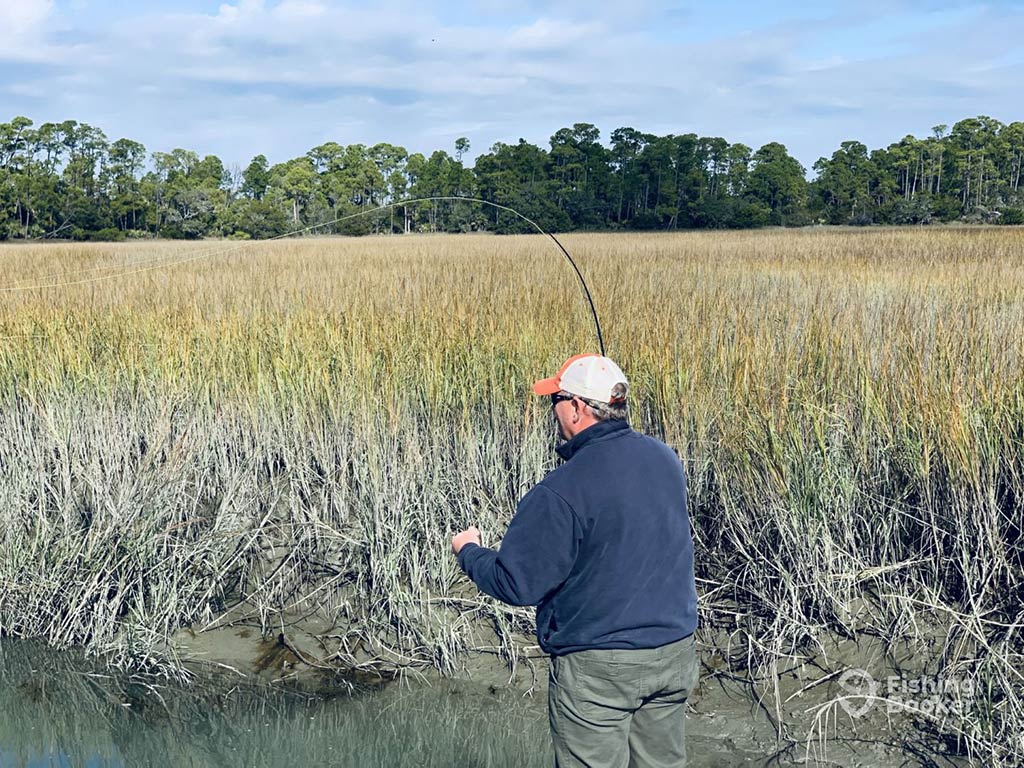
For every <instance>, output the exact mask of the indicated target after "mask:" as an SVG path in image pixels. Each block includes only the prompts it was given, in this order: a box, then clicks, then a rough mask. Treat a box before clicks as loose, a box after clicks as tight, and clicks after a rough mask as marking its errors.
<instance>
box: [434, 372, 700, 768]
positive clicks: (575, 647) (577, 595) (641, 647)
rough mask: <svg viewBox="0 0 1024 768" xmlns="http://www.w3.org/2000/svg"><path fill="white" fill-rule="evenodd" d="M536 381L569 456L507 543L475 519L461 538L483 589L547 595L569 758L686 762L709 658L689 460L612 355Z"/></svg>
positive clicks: (561, 750) (542, 620) (538, 600)
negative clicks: (631, 413) (663, 433)
mask: <svg viewBox="0 0 1024 768" xmlns="http://www.w3.org/2000/svg"><path fill="white" fill-rule="evenodd" d="M533 391H534V393H536V394H538V395H542V396H545V395H546V396H550V398H551V408H552V411H553V413H554V417H555V420H556V421H557V423H558V433H559V436H560V437H561V438H562V439H563V440H564V441H565V442H563V443H562V444H561V445H559V446H558V448H557V451H558V454H559V455H560V456H561V457H562V459H564V460H565V461H564V463H563V464H561V466H559V467H558V468H556V469H554V470H553V471H551V472H550V473H548V475H547V476H545V477H544V479H543V480H541V481H540V483H538V484H537V485H536V486H534V487H533V488H532V489H531V490H530V491H529V492H528V493H527V494H526V496H524V497H523V499H522V500H521V501H520V502H519V506H518V508H517V510H516V514H515V516H514V517H513V519H512V522H511V523H510V524H509V527H508V530H507V531H506V532H505V536H504V538H503V539H502V542H501V548H500V549H499V550H497V551H495V550H493V549H488V548H486V547H483V546H481V545H480V532H479V531H478V530H477V529H476V528H475V527H474V528H469V529H468V530H465V531H462V532H461V533H459V534H457V535H456V536H454V537H453V538H452V550H453V551H454V552H455V554H456V555H457V556H458V559H459V565H460V566H461V567H462V569H463V570H464V571H465V572H466V574H467V575H468V576H469V577H470V578H471V579H472V580H473V581H474V582H475V583H476V585H477V586H478V587H479V588H480V589H481V590H482V591H483V592H485V593H487V594H488V595H491V596H493V597H495V598H497V599H499V600H501V601H503V602H506V603H510V604H512V605H536V606H537V639H538V641H539V642H540V646H541V648H542V649H543V650H544V651H545V652H546V653H548V654H550V655H551V668H550V673H549V676H548V720H549V723H550V726H551V738H552V741H553V743H554V749H555V764H556V765H557V766H560V767H561V768H566V767H567V766H609V767H611V766H616V767H617V766H623V767H625V766H629V767H630V768H640V767H641V766H644V767H650V768H661V767H662V766H665V767H667V766H673V767H675V766H681V765H684V764H685V762H686V746H685V717H684V706H685V702H686V699H687V697H688V696H689V694H690V691H692V690H693V688H694V686H695V685H696V683H697V677H698V664H697V655H696V650H695V647H694V630H695V629H696V627H697V590H696V585H695V583H694V575H693V541H692V537H691V534H690V522H689V516H688V513H687V497H686V478H685V475H684V473H683V468H682V465H681V463H680V461H679V458H678V457H677V456H676V454H675V453H674V452H673V451H672V449H671V448H669V447H668V446H667V445H665V444H664V443H662V442H660V441H658V440H655V439H654V438H652V437H647V436H645V435H641V434H639V433H637V432H635V431H633V430H632V429H631V428H630V426H629V423H628V422H627V420H626V419H627V415H628V414H627V403H626V395H627V391H628V382H627V380H626V376H625V374H623V373H622V371H621V370H620V369H619V367H618V366H617V365H616V364H615V363H614V362H612V361H611V360H610V359H608V358H607V357H602V356H599V355H593V354H587V355H576V356H574V357H571V358H570V359H569V360H567V361H566V362H565V364H564V365H563V366H562V367H561V369H559V371H558V372H557V373H556V374H555V375H554V376H552V377H551V378H548V379H542V380H541V381H538V382H536V383H535V384H534V385H533Z"/></svg>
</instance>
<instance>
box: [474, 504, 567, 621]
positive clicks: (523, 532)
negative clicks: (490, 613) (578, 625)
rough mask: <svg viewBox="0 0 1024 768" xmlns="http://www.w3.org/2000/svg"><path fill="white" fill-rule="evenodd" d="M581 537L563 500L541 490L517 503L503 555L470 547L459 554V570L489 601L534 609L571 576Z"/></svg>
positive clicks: (504, 540)
mask: <svg viewBox="0 0 1024 768" xmlns="http://www.w3.org/2000/svg"><path fill="white" fill-rule="evenodd" d="M581 536H582V531H581V530H580V526H579V523H578V522H577V521H576V515H575V513H574V512H573V511H572V508H571V507H570V506H569V504H568V503H567V502H566V501H565V499H563V498H562V497H561V496H559V495H558V494H557V493H555V492H554V491H551V490H549V489H548V488H545V487H544V486H543V485H537V486H535V487H534V488H533V489H532V490H531V491H530V492H529V493H527V494H526V496H524V497H523V499H522V501H520V502H519V506H518V508H517V509H516V514H515V516H514V517H513V518H512V522H511V523H509V526H508V530H507V531H506V532H505V537H504V538H503V539H502V541H501V548H500V550H498V551H495V550H493V549H488V548H487V547H479V546H477V545H476V544H467V545H466V546H464V547H463V548H462V549H461V550H460V551H459V565H460V566H461V567H462V570H463V571H465V572H466V574H467V575H468V576H469V578H471V579H472V580H473V582H474V583H475V584H476V585H477V586H478V587H479V588H480V590H481V591H482V592H486V593H487V594H488V595H490V596H491V597H496V598H497V599H498V600H501V601H502V602H504V603H509V604H511V605H536V604H537V603H539V602H540V601H541V599H542V598H543V597H544V596H545V595H547V594H548V593H549V592H551V591H552V590H554V589H555V588H556V587H558V586H560V585H561V584H562V582H564V581H565V580H566V578H567V577H568V576H569V572H570V571H571V570H572V566H573V563H575V562H576V555H577V553H578V552H579V542H580V539H581Z"/></svg>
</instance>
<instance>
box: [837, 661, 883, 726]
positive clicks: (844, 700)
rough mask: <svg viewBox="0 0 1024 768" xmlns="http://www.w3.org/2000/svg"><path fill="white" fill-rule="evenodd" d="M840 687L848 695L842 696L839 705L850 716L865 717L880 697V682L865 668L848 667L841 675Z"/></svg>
mask: <svg viewBox="0 0 1024 768" xmlns="http://www.w3.org/2000/svg"><path fill="white" fill-rule="evenodd" d="M839 687H840V688H842V689H843V690H844V691H845V692H846V695H845V696H842V697H840V699H839V706H841V707H842V708H843V709H845V710H846V714H848V715H849V716H850V717H854V718H857V717H863V716H864V715H866V714H867V712H868V710H869V709H871V705H872V704H874V703H875V699H876V698H878V683H877V682H875V678H873V677H872V676H871V674H870V673H868V672H867V671H865V670H863V669H848V670H846V671H845V672H843V674H842V675H840V676H839Z"/></svg>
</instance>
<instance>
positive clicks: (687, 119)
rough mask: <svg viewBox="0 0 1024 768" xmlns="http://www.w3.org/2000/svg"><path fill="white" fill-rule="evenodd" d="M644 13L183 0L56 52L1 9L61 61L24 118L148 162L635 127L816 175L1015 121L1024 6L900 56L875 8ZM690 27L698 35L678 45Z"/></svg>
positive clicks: (479, 144) (40, 27)
mask: <svg viewBox="0 0 1024 768" xmlns="http://www.w3.org/2000/svg"><path fill="white" fill-rule="evenodd" d="M0 2H4V0H0ZM640 5H641V10H640V11H638V12H635V13H633V14H632V15H631V17H630V19H629V21H628V23H617V22H616V20H615V15H616V14H618V15H620V16H621V6H615V7H614V8H613V7H612V6H611V5H609V6H608V8H604V7H603V6H601V5H600V4H597V5H594V4H593V3H582V2H575V0H574V2H573V3H572V4H569V5H563V4H560V3H558V4H540V3H536V4H534V5H533V6H531V5H529V4H527V5H525V6H523V5H518V4H517V5H516V6H515V8H511V7H510V10H509V11H508V13H509V14H512V13H515V14H516V18H517V21H516V22H515V23H512V22H509V21H507V20H505V16H506V11H505V8H506V4H503V3H497V2H492V3H491V4H490V7H491V10H490V11H489V12H488V13H487V14H484V15H481V14H480V13H479V12H477V11H476V10H475V7H474V6H470V5H466V6H464V7H463V8H462V10H459V8H457V7H452V6H449V7H447V8H445V9H443V12H442V10H441V9H439V8H438V6H436V5H431V4H426V3H421V2H416V3H414V2H412V0H384V3H383V4H373V7H370V5H369V4H363V5H360V4H356V3H355V2H354V0H346V1H345V2H344V3H343V2H340V0H334V1H331V2H328V0H283V2H280V1H279V2H275V0H266V1H264V0H238V2H230V3H225V4H223V5H221V6H220V7H219V9H218V10H216V11H214V12H212V13H206V14H203V13H194V12H193V13H183V12H177V11H175V10H174V6H173V5H170V4H169V5H167V6H166V8H167V10H163V11H160V10H157V11H153V10H149V11H147V13H149V15H135V16H131V15H127V16H126V15H120V16H118V18H117V20H114V21H109V22H107V23H102V24H101V23H96V24H95V25H93V26H92V27H81V25H80V28H78V29H71V30H70V31H71V32H73V33H75V36H74V39H75V40H77V42H76V43H75V44H74V46H75V47H74V48H70V47H69V46H70V45H71V43H67V42H65V43H63V44H62V45H63V46H64V47H62V48H58V47H56V45H55V43H54V42H53V40H55V39H56V38H53V37H50V36H49V33H50V31H51V30H53V29H54V28H55V26H56V25H58V24H61V23H63V22H62V20H61V18H60V16H59V14H58V13H57V11H56V10H55V9H54V7H53V5H52V3H51V2H41V1H40V0H28V1H26V0H21V2H19V3H18V5H17V6H14V5H13V4H12V5H9V6H8V5H3V6H0V28H2V27H4V26H5V24H7V23H9V24H12V25H13V24H14V23H15V21H14V19H15V14H18V18H19V19H21V21H18V22H17V23H19V24H21V27H19V29H22V30H23V31H24V32H23V35H21V36H20V37H23V38H24V39H30V40H33V41H34V42H33V44H32V46H30V48H32V50H34V51H35V52H36V54H37V56H38V57H39V58H38V59H37V60H38V61H49V62H55V61H56V62H63V64H62V65H61V68H60V69H59V70H58V71H56V72H54V71H51V70H42V69H41V70H40V71H39V72H37V73H35V74H34V75H33V74H32V73H28V74H26V73H25V72H22V71H19V72H18V75H17V77H16V78H14V77H11V76H8V75H7V73H5V72H4V70H3V64H2V62H0V80H6V81H8V82H12V83H13V82H17V83H18V92H13V91H10V90H8V93H9V94H10V96H5V102H7V103H8V107H7V108H8V109H9V110H11V113H12V114H17V113H22V114H27V115H29V116H30V117H33V118H34V119H37V120H43V119H49V120H53V119H64V118H73V119H77V120H82V121H85V122H90V123H93V124H95V125H98V126H100V127H102V128H103V129H104V130H105V131H106V132H107V133H108V135H110V136H112V137H114V136H122V135H123V136H129V137H131V138H135V139H138V140H140V141H143V142H144V143H145V144H146V145H147V146H149V147H150V149H155V150H167V149H170V148H173V147H175V146H184V147H190V148H192V149H195V150H196V151H198V152H200V153H206V152H216V153H218V154H220V155H221V156H222V158H223V159H224V160H225V161H227V162H240V163H244V162H247V161H248V159H249V158H250V157H252V155H254V154H256V153H264V154H266V155H267V156H268V157H270V158H271V159H272V160H284V159H286V158H287V157H290V156H294V155H297V154H300V153H302V152H304V151H306V150H307V149H309V148H310V147H312V146H314V145H316V144H319V143H322V142H323V141H327V140H334V141H339V142H342V143H349V142H362V143H372V142H376V141H391V142H395V143H401V144H404V145H406V146H407V147H408V148H409V149H411V150H414V151H429V150H431V149H434V148H437V147H444V148H447V149H451V144H452V142H453V141H454V138H455V137H457V136H461V135H466V136H469V137H470V139H471V140H472V142H473V147H474V150H475V151H476V152H480V151H484V150H486V148H487V147H488V146H490V144H492V143H493V142H494V141H496V140H502V141H506V142H514V141H516V139H518V138H519V137H520V136H522V137H524V138H526V139H527V140H530V141H534V142H537V143H540V144H544V143H545V142H546V140H547V137H548V136H550V135H551V134H552V133H553V132H554V131H555V130H556V129H558V128H559V127H562V126H565V125H571V124H572V123H574V122H592V123H595V124H596V125H598V127H600V128H601V129H602V131H603V134H604V136H605V137H607V136H608V135H609V133H610V132H611V131H612V130H613V129H614V128H617V127H619V126H622V125H632V126H634V127H636V128H639V129H641V130H645V131H650V132H655V133H676V134H679V133H686V132H691V131H692V132H696V133H700V134H702V135H718V136H723V137H725V138H726V139H728V140H730V141H743V142H744V143H746V144H749V145H752V146H754V147H757V146H759V145H760V144H763V143H766V142H768V141H773V140H778V141H782V142H783V143H785V144H786V145H787V146H789V148H790V149H791V151H793V152H794V154H796V155H797V156H798V157H799V159H800V160H801V161H802V162H803V163H804V165H807V166H809V165H811V164H812V163H813V162H814V160H815V159H816V158H817V157H818V156H819V155H822V154H831V152H832V151H833V149H834V148H835V147H836V146H838V143H839V141H841V140H843V139H847V138H858V139H860V140H862V141H865V143H867V144H869V145H871V146H878V145H879V144H886V143H888V142H890V141H894V140H897V139H898V138H899V137H900V136H902V135H904V134H905V133H907V132H920V131H927V130H928V127H929V126H930V125H932V124H935V123H938V122H947V123H951V122H954V121H955V120H957V119H960V118H962V117H967V116H970V115H972V114H978V113H979V112H984V113H988V114H992V115H993V116H994V117H999V118H1001V119H1004V120H1012V119H1016V118H1019V117H1021V116H1020V115H1019V114H1013V113H1012V111H1013V110H1014V109H1017V107H1016V106H1015V101H1014V94H1015V93H1017V91H1018V88H1017V86H1016V81H1019V79H1020V74H1021V65H1020V62H1019V60H1011V61H1008V62H1007V61H1004V60H1003V59H1000V58H998V57H999V56H1003V57H1004V58H1005V52H1006V51H1007V50H1015V49H1014V48H1013V47H1012V46H1013V45H1015V43H1014V42H1013V41H1015V40H1019V39H1020V36H1021V34H1022V33H1024V19H1022V17H1021V15H1020V14H1008V13H1002V14H997V13H995V12H989V13H986V12H983V11H979V12H978V13H975V14H973V15H971V16H970V17H969V18H966V19H965V18H964V17H962V16H961V17H958V23H957V24H956V25H949V24H946V25H945V26H943V25H942V24H938V23H932V22H934V20H932V22H930V23H929V24H922V25H920V28H919V27H918V26H916V25H915V26H910V27H907V28H905V29H902V30H901V31H896V32H893V34H892V36H891V40H896V41H897V43H898V45H896V46H894V47H895V49H896V50H897V51H898V53H899V55H895V54H893V53H891V49H882V48H878V47H875V48H872V47H871V46H870V45H867V44H866V43H865V39H866V38H867V37H868V33H867V32H866V31H865V30H867V29H870V30H871V31H873V30H876V29H877V28H878V26H879V25H884V24H885V19H884V18H881V17H882V16H883V15H884V10H882V9H881V8H880V9H879V11H878V13H877V14H875V15H874V16H873V17H872V20H871V22H870V23H871V24H873V25H874V26H872V27H870V28H868V27H864V26H859V25H862V24H864V23H867V22H862V21H861V20H858V18H856V17H855V16H853V15H850V14H846V15H844V14H843V13H840V12H839V11H836V12H835V13H833V14H832V15H831V16H829V15H828V7H827V6H828V3H825V6H826V7H825V8H824V10H823V11H822V17H821V18H817V19H815V20H813V21H807V20H805V19H801V20H790V21H787V20H785V19H782V18H774V19H773V20H772V22H771V23H770V25H768V26H763V25H762V26H760V27H757V26H756V25H754V27H755V28H753V30H752V31H751V32H749V33H748V34H741V33H739V32H738V31H736V29H737V27H736V25H734V26H732V27H729V28H726V27H722V28H709V29H707V30H706V33H702V34H693V32H694V29H691V27H692V25H695V24H697V23H698V20H697V19H696V17H694V16H693V15H688V16H687V17H686V18H685V20H680V19H679V18H677V16H671V15H670V16H662V17H658V13H660V12H661V11H662V10H663V9H660V4H659V3H658V2H655V0H647V1H646V2H643V3H641V4H640ZM146 7H150V8H152V6H146ZM832 7H833V9H836V8H838V6H835V5H833V6H832ZM61 9H64V10H66V6H64V5H61ZM531 9H532V10H531ZM4 14H7V15H4ZM780 15H781V12H780ZM739 17H742V14H738V18H739ZM644 19H648V20H650V19H656V20H657V21H656V22H654V23H651V24H648V25H647V26H646V27H645V26H644V24H645V23H646V22H643V20H644ZM684 21H685V24H686V25H687V26H686V29H685V30H684V31H685V32H686V33H687V35H686V37H685V39H683V40H678V39H675V38H673V35H672V33H673V32H674V31H679V30H680V29H682V26H681V25H682V24H683V23H684ZM739 21H742V22H743V24H744V25H745V26H751V23H749V22H748V20H746V19H743V18H739ZM642 22H643V23H642ZM673 25H676V26H675V27H674V26H673ZM66 31H67V30H66ZM698 31H699V30H698ZM858 35H860V36H861V38H860V39H858ZM15 37H19V36H16V35H5V36H4V38H3V39H4V41H6V43H4V42H0V46H2V45H4V44H7V45H10V40H11V39H13V38H15ZM61 39H63V40H67V39H68V36H67V35H65V36H63V37H62V38H61ZM822 40H827V43H826V44H822V43H821V41H822ZM891 40H890V42H891ZM39 52H43V53H39ZM3 54H4V49H3V48H2V47H0V59H2V58H3ZM28 55H29V54H28V53H26V51H25V50H22V51H21V52H20V53H19V57H20V58H22V60H25V61H27V60H28V59H27V58H25V57H26V56H28ZM8 58H12V56H8ZM965 62H970V66H965ZM30 94H32V96H30ZM32 110H34V111H32ZM0 119H5V118H4V116H0Z"/></svg>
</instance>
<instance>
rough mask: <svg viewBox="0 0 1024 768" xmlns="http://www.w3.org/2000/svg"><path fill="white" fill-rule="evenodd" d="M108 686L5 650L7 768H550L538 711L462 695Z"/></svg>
mask: <svg viewBox="0 0 1024 768" xmlns="http://www.w3.org/2000/svg"><path fill="white" fill-rule="evenodd" d="M152 683H153V681H152V680H151V679H146V678H126V677H124V676H118V675H112V674H111V673H110V672H109V671H108V670H106V669H103V668H102V667H99V666H97V665H96V664H95V663H94V662H91V661H90V660H88V659H85V658H84V657H82V656H81V655H79V654H76V653H71V652H54V651H52V650H49V649H47V648H45V647H43V646H41V645H39V644H36V643H29V642H24V641H9V640H5V641H3V642H2V643H0V766H3V768H6V767H7V766H69V767H70V766H88V767H89V768H94V767H99V766H165V765H168V766H236V765H237V766H242V765H244V766H295V767H296V768H298V766H305V765H327V766H389V767H391V766H410V767H411V766H417V767H419V766H511V765H515V766H550V765H551V763H552V762H553V759H552V756H551V752H550V746H549V744H548V734H547V719H546V715H545V711H544V707H543V705H542V704H541V702H540V701H539V700H538V698H537V697H533V698H532V699H531V698H524V697H522V696H520V695H518V694H516V693H515V692H513V691H501V690H499V691H496V692H494V693H492V692H491V690H490V689H488V688H487V687H485V686H480V685H472V684H467V683H445V684H439V685H435V686H432V687H429V686H425V685H413V686H412V687H410V686H408V685H399V684H391V685H389V686H387V687H385V688H380V689H376V690H370V689H363V688H356V690H354V691H350V690H349V688H348V686H347V685H345V684H341V683H339V685H338V686H337V687H336V688H334V689H333V690H331V689H328V690H326V691H325V690H320V691H318V692H317V693H315V694H314V693H309V692H304V691H301V690H298V689H286V688H282V687H275V686H269V685H257V684H251V683H242V682H240V680H239V679H238V678H231V677H219V676H218V677H211V678H210V679H208V680H207V679H204V680H202V681H197V682H194V683H193V684H191V685H189V686H180V685H177V684H171V683H167V682H166V681H161V682H160V684H159V686H158V687H156V688H150V687H149V686H150V685H152Z"/></svg>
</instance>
